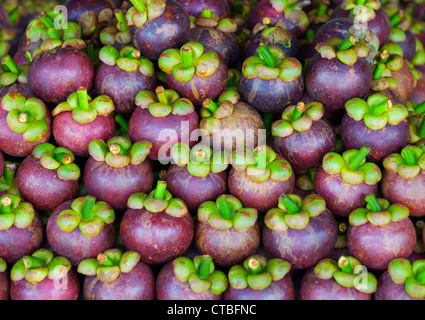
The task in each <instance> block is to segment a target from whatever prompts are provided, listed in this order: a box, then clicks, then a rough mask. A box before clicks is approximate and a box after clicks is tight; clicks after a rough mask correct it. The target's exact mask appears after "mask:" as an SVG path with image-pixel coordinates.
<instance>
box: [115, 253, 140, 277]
mask: <svg viewBox="0 0 425 320" xmlns="http://www.w3.org/2000/svg"><path fill="white" fill-rule="evenodd" d="M139 261H140V253H138V252H135V251H126V252H124V253H123V254H122V256H121V259H120V260H119V268H120V272H122V273H129V272H131V271H132V270H133V269H134V267H135V266H136V265H137V264H138V263H139Z"/></svg>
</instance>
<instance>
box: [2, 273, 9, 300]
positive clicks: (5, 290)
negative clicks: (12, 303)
mask: <svg viewBox="0 0 425 320" xmlns="http://www.w3.org/2000/svg"><path fill="white" fill-rule="evenodd" d="M9 282H10V280H9V274H8V273H7V272H6V271H4V272H0V300H1V301H5V300H9V290H10V285H9Z"/></svg>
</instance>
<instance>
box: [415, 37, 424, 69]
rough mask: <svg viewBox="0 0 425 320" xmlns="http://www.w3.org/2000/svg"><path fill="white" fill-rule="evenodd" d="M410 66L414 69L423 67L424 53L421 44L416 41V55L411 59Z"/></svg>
mask: <svg viewBox="0 0 425 320" xmlns="http://www.w3.org/2000/svg"><path fill="white" fill-rule="evenodd" d="M412 64H413V65H414V66H415V67H418V66H423V65H424V64H425V52H424V47H423V45H422V42H420V41H419V40H418V39H416V53H415V56H414V57H413V59H412Z"/></svg>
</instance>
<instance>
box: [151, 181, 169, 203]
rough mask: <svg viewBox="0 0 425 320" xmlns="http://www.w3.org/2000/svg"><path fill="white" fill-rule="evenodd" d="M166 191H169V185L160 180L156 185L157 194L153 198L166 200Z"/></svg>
mask: <svg viewBox="0 0 425 320" xmlns="http://www.w3.org/2000/svg"><path fill="white" fill-rule="evenodd" d="M166 190H167V183H166V182H165V181H163V180H159V181H158V183H157V185H156V189H155V193H154V195H153V197H154V198H155V199H164V197H165V191H166Z"/></svg>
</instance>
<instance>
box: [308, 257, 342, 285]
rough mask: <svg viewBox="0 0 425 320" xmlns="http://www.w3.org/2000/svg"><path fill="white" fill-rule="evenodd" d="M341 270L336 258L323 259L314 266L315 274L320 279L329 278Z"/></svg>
mask: <svg viewBox="0 0 425 320" xmlns="http://www.w3.org/2000/svg"><path fill="white" fill-rule="evenodd" d="M339 270H340V269H339V267H338V263H337V262H336V261H335V260H333V259H322V260H320V261H319V262H318V263H317V264H316V266H315V267H314V275H315V276H316V277H317V278H319V279H323V280H329V279H332V278H333V275H334V273H335V272H338V271H339Z"/></svg>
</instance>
